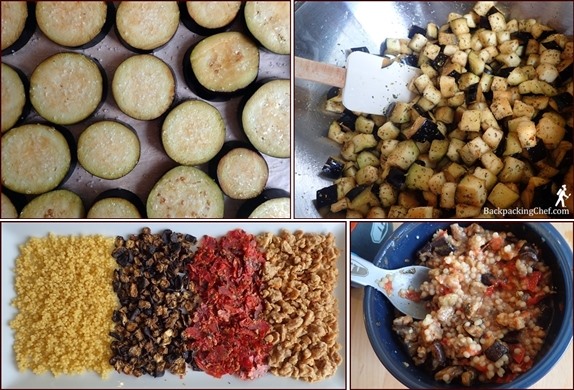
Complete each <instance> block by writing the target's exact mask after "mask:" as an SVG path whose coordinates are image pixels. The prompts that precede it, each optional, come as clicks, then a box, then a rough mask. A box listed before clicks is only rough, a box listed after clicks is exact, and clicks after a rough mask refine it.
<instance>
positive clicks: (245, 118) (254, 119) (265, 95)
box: [241, 80, 291, 158]
mask: <svg viewBox="0 0 574 390" xmlns="http://www.w3.org/2000/svg"><path fill="white" fill-rule="evenodd" d="M290 108H291V86H290V82H289V80H272V81H268V82H266V83H265V84H263V85H262V86H261V87H259V88H258V89H257V91H255V93H254V94H253V95H252V96H251V97H250V98H249V99H248V100H247V102H246V103H245V106H244V107H243V110H242V113H241V123H242V126H243V130H244V131H245V134H246V135H247V138H249V141H250V142H251V143H252V144H253V145H254V146H255V147H256V148H257V150H259V151H260V152H261V153H264V154H267V155H269V156H272V157H278V158H288V157H290V156H291V126H290V123H291V122H290Z"/></svg>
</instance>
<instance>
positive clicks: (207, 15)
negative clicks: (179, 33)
mask: <svg viewBox="0 0 574 390" xmlns="http://www.w3.org/2000/svg"><path fill="white" fill-rule="evenodd" d="M241 5H242V2H241V1H186V2H179V13H180V15H181V21H182V23H183V25H184V26H185V27H187V28H188V29H189V30H190V31H191V32H194V33H196V34H199V35H203V36H208V35H213V34H217V33H220V32H224V31H226V30H228V29H229V28H230V26H231V25H232V24H233V22H234V21H235V20H236V19H237V16H238V15H239V13H240V10H241Z"/></svg>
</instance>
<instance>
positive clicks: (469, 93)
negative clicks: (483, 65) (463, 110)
mask: <svg viewBox="0 0 574 390" xmlns="http://www.w3.org/2000/svg"><path fill="white" fill-rule="evenodd" d="M478 85H479V84H478V83H477V84H471V85H469V86H468V88H467V89H466V104H467V105H469V104H472V103H474V102H476V98H477V96H478Z"/></svg>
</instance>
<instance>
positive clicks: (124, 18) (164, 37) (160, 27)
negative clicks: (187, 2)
mask: <svg viewBox="0 0 574 390" xmlns="http://www.w3.org/2000/svg"><path fill="white" fill-rule="evenodd" d="M178 26H179V7H178V5H177V2H176V1H122V2H121V3H120V4H119V5H118V9H117V11H116V23H115V30H116V35H117V37H118V40H119V41H120V42H121V43H122V45H124V46H125V47H126V48H127V49H129V50H131V51H133V52H136V53H139V54H147V53H151V52H153V51H154V50H157V49H159V48H161V47H162V46H164V45H165V44H167V43H168V42H169V41H170V40H171V39H172V38H173V36H174V35H175V33H176V31H177V27H178Z"/></svg>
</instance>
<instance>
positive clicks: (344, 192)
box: [317, 1, 574, 218]
mask: <svg viewBox="0 0 574 390" xmlns="http://www.w3.org/2000/svg"><path fill="white" fill-rule="evenodd" d="M384 47H385V50H384V53H383V54H385V55H391V56H396V57H397V58H400V59H402V60H403V61H404V62H406V63H408V64H410V65H413V66H417V67H419V68H420V70H421V72H422V73H421V75H420V76H418V77H417V78H415V79H414V80H413V81H412V83H411V89H412V90H413V92H414V93H415V94H416V97H415V98H414V99H413V100H412V101H410V102H397V103H396V104H395V105H394V108H392V110H390V111H389V112H387V113H386V114H387V115H386V116H382V115H366V114H361V113H356V112H350V111H348V110H345V109H344V107H343V106H342V102H341V96H340V93H339V94H336V96H334V97H331V98H330V99H329V100H328V102H327V110H329V111H334V112H339V113H343V115H342V116H341V117H340V118H339V119H338V120H335V121H333V122H332V123H331V125H330V127H329V131H328V137H329V138H330V139H332V140H334V141H335V142H337V143H338V144H340V145H341V153H340V156H338V157H337V158H336V159H334V161H333V159H330V160H329V162H328V164H326V166H325V168H324V169H323V171H324V172H325V173H327V175H328V176H329V177H330V178H332V179H335V180H336V181H335V184H333V185H332V186H329V187H326V188H324V189H321V190H319V191H318V193H317V207H319V208H322V207H326V206H329V208H330V210H331V211H332V212H340V211H345V212H346V216H347V217H349V218H350V217H352V218H361V217H378V218H402V217H407V218H410V217H412V218H437V217H457V218H471V217H484V216H488V215H489V213H488V212H485V207H487V208H490V209H496V210H502V211H506V209H513V208H525V209H535V208H536V207H540V208H549V207H554V206H555V203H554V202H555V200H556V193H557V190H558V189H559V188H560V186H561V185H562V184H563V183H564V182H565V181H568V180H569V179H568V176H572V171H571V170H570V171H569V172H568V169H569V168H571V166H572V128H573V126H574V124H573V116H572V106H573V97H572V95H573V93H574V92H573V90H572V88H573V84H572V69H573V68H572V59H573V50H574V49H573V48H574V43H573V42H572V39H571V37H567V36H566V35H564V34H562V33H560V32H558V31H556V30H555V29H554V28H553V27H551V26H548V25H545V24H543V23H540V22H538V21H536V20H535V19H514V18H511V17H508V16H506V15H504V14H503V13H502V12H501V11H500V10H499V9H498V8H496V6H495V5H494V2H491V1H480V2H478V3H476V5H475V6H474V8H473V9H472V10H471V11H470V12H468V13H466V14H464V15H461V14H457V13H450V14H449V17H448V21H447V22H446V23H444V24H443V25H440V26H439V25H437V24H435V23H429V24H428V25H427V26H426V28H422V27H418V26H413V27H412V28H411V31H410V33H409V39H396V38H387V39H386V42H385V43H384ZM570 180H571V179H570ZM564 211H567V210H564ZM570 213H574V210H570ZM540 214H544V213H543V212H540ZM490 215H492V213H490Z"/></svg>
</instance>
